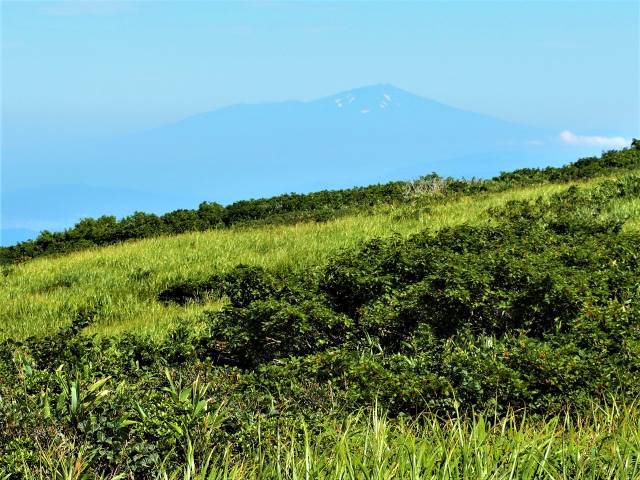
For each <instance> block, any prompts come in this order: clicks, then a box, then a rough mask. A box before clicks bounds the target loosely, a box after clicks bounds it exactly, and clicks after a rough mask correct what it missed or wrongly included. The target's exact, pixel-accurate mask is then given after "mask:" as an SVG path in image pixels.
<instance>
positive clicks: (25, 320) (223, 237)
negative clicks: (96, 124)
mask: <svg viewBox="0 0 640 480" xmlns="http://www.w3.org/2000/svg"><path fill="white" fill-rule="evenodd" d="M602 180H603V178H600V179H596V180H590V181H588V182H582V183H579V184H578V185H582V186H589V185H594V184H596V183H599V182H601V181H602ZM568 187H569V185H568V184H560V185H558V184H545V185H540V186H535V187H528V188H520V189H514V190H509V191H505V192H501V193H492V194H482V195H475V196H467V197H461V198H457V199H452V200H449V201H443V202H441V203H439V204H436V205H432V206H430V207H429V208H420V207H416V206H412V205H405V206H399V207H397V206H396V207H391V206H383V207H379V208H377V209H376V210H374V211H371V212H366V213H362V214H358V215H353V216H348V217H342V218H338V219H335V220H332V221H329V222H326V223H302V224H297V225H288V226H265V227H260V228H242V229H240V228H234V229H228V230H213V231H208V232H195V233H187V234H183V235H179V236H172V237H158V238H152V239H147V240H140V241H135V242H128V243H125V244H120V245H114V246H109V247H103V248H99V249H93V250H87V251H82V252H78V253H74V254H70V255H67V256H62V257H57V258H53V257H45V258H40V259H36V260H33V261H30V262H27V263H24V264H21V265H17V266H15V267H12V268H10V269H9V270H6V271H5V275H4V276H3V277H2V278H1V280H0V281H1V284H0V339H3V338H24V337H26V336H30V335H41V334H46V333H48V332H52V331H54V330H55V329H57V328H59V327H61V326H64V325H67V324H69V322H70V321H71V320H72V319H73V318H74V317H75V315H76V314H77V312H78V310H79V309H82V308H92V309H96V310H97V312H98V314H97V316H96V319H95V323H94V325H93V326H92V327H91V329H90V331H92V332H95V333H98V334H109V335H111V334H118V333H122V332H125V331H128V332H135V333H145V334H150V335H152V336H161V335H163V334H164V332H166V330H167V328H169V327H170V326H171V325H175V324H177V323H180V322H194V321H195V320H197V319H198V317H199V316H200V314H201V313H202V312H203V311H204V310H207V309H218V308H220V306H221V305H222V304H221V302H220V301H217V300H211V301H208V302H204V303H197V304H195V303H192V304H189V305H187V306H184V307H180V306H177V305H165V304H163V303H160V302H158V301H157V300H156V297H157V294H158V293H159V292H160V291H162V290H163V289H164V288H166V287H167V286H169V285H171V284H172V283H174V282H177V281H183V280H185V279H200V278H205V277H206V276H208V275H210V274H211V273H213V272H224V271H226V270H228V269H230V268H232V267H233V266H235V265H237V264H239V263H244V264H249V265H259V266H263V267H265V268H268V269H290V270H298V271H303V270H309V269H314V268H321V267H322V265H323V264H324V263H325V261H326V260H327V258H328V257H329V256H330V255H332V254H334V253H335V252H337V251H340V250H343V249H346V248H350V247H354V246H356V245H358V244H359V243H361V242H363V241H365V240H367V239H371V238H374V237H384V236H389V235H392V234H400V235H409V234H412V233H415V232H418V231H420V230H424V229H432V230H437V229H439V228H442V227H445V226H451V225H457V224H462V223H467V224H478V223H482V222H485V221H487V220H486V219H487V215H486V214H485V213H486V211H487V209H489V208H492V207H495V206H499V205H503V204H505V203H506V202H507V201H509V200H517V199H533V198H536V197H538V196H543V197H548V196H550V195H552V194H554V193H557V192H559V191H562V190H564V189H566V188H568ZM610 213H611V214H614V215H624V216H626V217H630V221H629V223H628V225H627V226H626V227H625V228H635V229H637V228H640V200H637V199H635V200H632V201H626V202H617V203H616V204H614V207H613V208H612V211H611V212H610Z"/></svg>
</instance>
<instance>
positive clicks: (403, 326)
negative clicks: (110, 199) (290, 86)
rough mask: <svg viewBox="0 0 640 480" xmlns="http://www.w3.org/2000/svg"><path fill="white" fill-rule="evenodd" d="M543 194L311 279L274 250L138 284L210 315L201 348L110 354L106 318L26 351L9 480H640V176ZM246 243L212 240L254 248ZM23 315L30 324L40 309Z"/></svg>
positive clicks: (160, 344) (107, 261)
mask: <svg viewBox="0 0 640 480" xmlns="http://www.w3.org/2000/svg"><path fill="white" fill-rule="evenodd" d="M593 168H595V169H596V170H598V168H597V167H593ZM599 171H602V172H607V173H611V172H610V171H609V170H607V169H602V170H599ZM545 189H546V190H545ZM519 191H520V192H523V191H525V190H519ZM528 192H529V193H528V194H522V195H521V197H520V199H514V197H513V195H510V196H508V195H506V194H482V195H481V196H480V197H478V198H481V199H484V200H485V201H486V200H487V199H488V198H490V199H493V201H490V202H489V204H486V203H485V205H484V207H483V208H481V209H480V210H478V212H482V215H481V218H475V220H473V221H470V222H464V221H457V222H456V221H451V222H450V223H449V225H448V226H442V228H437V229H433V228H432V229H428V228H427V229H424V225H423V224H421V222H419V221H416V220H415V216H414V215H415V213H416V212H421V211H424V209H427V211H429V212H430V213H429V215H430V214H433V212H435V211H437V209H439V208H452V207H451V206H452V205H458V207H457V208H462V207H460V205H463V206H464V205H470V204H471V202H469V203H464V202H463V199H457V200H456V202H458V203H456V202H453V203H452V204H446V205H448V206H446V207H445V203H444V202H445V201H446V200H434V199H433V196H431V195H429V196H428V198H427V200H425V201H424V202H422V201H421V200H420V199H419V198H418V199H417V200H416V202H415V203H414V204H413V205H412V206H410V208H409V207H407V208H406V209H405V208H401V209H398V210H397V211H396V214H399V217H400V218H398V224H402V222H406V223H404V224H403V225H405V227H404V228H405V230H404V232H403V233H405V234H406V233H411V234H410V235H395V236H393V235H392V236H389V235H388V233H390V232H389V225H390V224H391V221H390V218H389V217H390V216H389V213H390V212H391V210H386V211H384V213H383V214H382V215H381V219H383V220H385V221H382V220H381V221H380V226H379V228H380V229H381V230H380V231H384V230H385V229H386V233H387V235H381V237H384V238H377V239H371V240H369V241H367V242H366V243H364V244H360V243H359V242H360V240H362V239H366V238H367V235H361V236H357V235H356V236H355V238H356V239H357V241H356V240H353V239H352V240H350V241H349V242H346V244H345V245H342V246H343V247H346V248H344V249H335V248H333V249H332V248H327V247H326V246H324V244H325V243H326V238H322V239H319V240H318V243H317V244H316V245H315V246H312V247H311V250H304V249H302V247H300V248H301V250H298V252H296V253H299V254H305V255H306V254H309V253H312V255H310V256H311V257H312V258H310V259H309V258H303V259H297V260H291V259H289V260H287V259H285V258H276V259H275V260H273V261H272V262H271V263H269V262H266V261H264V260H262V261H261V260H260V259H265V258H268V257H269V256H270V253H272V252H269V251H265V252H263V253H262V254H260V255H256V254H255V253H254V256H250V255H249V256H248V261H247V262H243V261H241V260H242V259H240V258H235V264H234V263H233V262H234V259H229V260H227V261H226V263H224V264H223V263H222V262H215V261H214V258H212V257H210V258H211V259H210V261H209V262H205V261H203V259H204V258H198V260H197V261H196V262H195V263H197V264H199V267H198V271H197V272H196V273H195V274H194V273H192V272H188V269H187V271H185V272H183V273H184V274H183V275H174V276H173V277H168V276H167V277H165V278H164V280H163V281H162V282H156V283H154V284H153V285H149V284H148V283H149V278H151V276H152V274H148V273H146V274H145V273H144V272H142V271H140V272H139V273H138V275H136V276H134V277H132V279H131V282H132V283H131V285H133V284H134V283H138V284H140V285H142V286H144V287H143V288H141V289H139V290H135V291H133V294H134V295H141V296H145V295H146V296H148V295H153V296H154V300H153V302H154V305H158V306H163V305H166V306H167V307H166V308H173V309H175V310H174V311H176V312H177V311H181V310H184V309H185V308H186V309H189V308H194V306H199V305H209V307H210V308H206V307H205V308H203V309H202V310H199V311H198V312H199V313H198V323H197V325H198V328H193V324H192V323H186V324H182V325H181V324H178V325H177V326H175V327H173V328H171V329H170V331H169V332H168V333H167V335H165V336H162V337H157V338H155V339H154V338H149V337H146V336H144V335H131V334H124V335H93V334H90V333H89V332H90V329H91V328H92V325H95V324H96V323H97V322H99V321H100V317H101V315H103V313H104V312H102V309H103V308H104V306H103V305H101V304H100V302H96V303H93V304H92V303H86V304H77V305H74V306H72V307H71V310H72V311H73V315H74V321H73V322H72V323H71V325H68V324H67V325H66V326H65V327H63V328H61V329H60V330H59V331H58V332H57V333H53V334H49V335H38V336H32V337H29V338H20V337H19V336H13V337H14V338H7V339H5V340H4V341H3V342H2V343H0V378H2V383H0V398H1V399H2V400H1V401H0V422H1V423H0V448H1V449H2V450H0V472H1V471H4V472H6V474H7V475H8V478H21V477H22V476H37V475H41V476H42V477H53V476H54V475H56V473H55V472H56V471H58V472H62V471H63V470H64V469H65V468H69V469H71V471H72V472H76V473H77V475H78V476H79V475H80V473H79V472H86V473H87V475H103V476H107V477H109V476H111V477H113V476H116V475H119V474H121V475H123V476H124V477H125V478H126V477H133V478H158V477H159V476H160V478H162V477H161V475H162V474H163V472H164V473H165V474H166V475H167V476H172V477H173V478H176V476H178V475H179V476H181V478H225V475H226V476H227V477H232V476H235V477H236V478H251V477H254V478H282V477H285V478H296V476H297V475H299V474H304V475H308V476H311V477H314V478H323V476H324V478H335V477H332V475H334V472H335V475H338V476H340V475H341V474H344V477H346V478H390V477H391V476H392V474H394V473H395V474H396V475H401V476H402V478H418V477H419V475H432V476H436V477H437V478H494V477H495V476H505V477H511V478H625V476H627V475H630V476H629V477H628V478H634V476H637V473H638V471H639V469H640V448H639V447H638V440H639V439H638V429H637V425H638V421H637V419H638V415H637V413H638V412H637V407H636V406H635V403H634V402H633V399H634V398H636V397H637V396H638V395H639V394H640V391H639V389H638V382H637V381H636V380H637V378H638V375H639V374H640V363H639V362H640V361H639V359H640V274H639V273H638V272H639V271H640V254H639V253H638V245H640V232H639V231H638V229H637V225H638V224H637V220H638V215H639V214H640V208H638V205H639V202H638V201H639V200H640V177H639V176H638V175H637V174H631V175H620V176H618V178H613V179H604V180H602V179H601V180H598V181H592V182H583V183H581V185H580V186H578V187H576V186H572V187H570V186H564V187H557V186H547V187H544V188H542V187H536V188H533V189H530V190H528ZM505 193H506V192H505ZM542 193H544V194H542ZM496 195H502V197H501V198H502V200H501V201H499V202H496V201H495V199H496ZM536 197H537V198H536ZM508 199H512V201H507V200H508ZM439 202H441V203H439ZM460 202H462V203H460ZM487 207H490V208H488V209H487ZM448 211H449V212H451V210H448ZM420 215H421V214H420V213H419V214H418V218H420ZM633 215H635V216H636V217H635V218H628V217H630V216H633ZM345 221H346V219H340V220H336V225H337V227H336V229H337V230H339V231H340V230H342V229H343V228H344V226H345V223H340V222H345ZM350 221H351V222H355V223H354V224H355V225H357V224H358V223H357V220H350ZM633 222H635V223H633ZM330 224H331V222H329V223H328V224H325V225H323V226H324V227H327V226H329V225H330ZM629 225H631V227H629ZM319 227H320V226H318V225H314V226H313V228H319ZM273 228H276V227H268V229H267V232H271V231H273V230H269V229H273ZM278 228H282V227H278ZM287 228H294V227H287ZM295 228H311V227H309V226H301V227H295ZM287 231H288V232H291V231H292V230H287ZM247 232H249V233H250V234H254V232H253V230H247V231H235V230H225V231H223V232H211V233H207V234H206V235H229V236H230V237H232V238H231V240H230V242H233V241H234V239H237V238H241V237H236V235H241V234H243V233H247ZM316 232H317V230H316ZM369 233H371V232H369ZM334 234H335V231H334ZM190 235H195V234H189V235H186V236H182V237H180V238H179V239H163V240H161V239H153V240H146V241H145V242H146V243H145V242H141V243H140V244H136V245H126V246H119V247H111V248H112V249H113V250H112V252H115V251H118V252H124V251H127V249H133V250H130V252H133V253H130V254H129V255H130V257H127V258H133V257H135V252H138V253H139V252H141V250H140V248H147V249H148V251H150V252H153V254H155V255H158V249H157V247H158V246H160V245H165V246H166V245H167V244H168V243H167V242H170V241H179V242H180V249H181V250H182V251H184V250H185V245H187V243H185V242H190V241H193V239H194V238H196V237H193V236H190ZM200 235H202V234H200ZM154 242H162V243H154ZM319 244H322V245H323V248H319V247H318V245H319ZM288 245H291V244H288ZM334 247H335V245H334ZM245 248H248V247H245ZM186 250H188V248H187V249H186ZM337 250H341V251H337ZM276 251H277V250H276ZM105 252H106V250H105ZM314 252H315V253H314ZM184 255H187V256H188V255H194V256H197V253H195V251H192V253H186V254H184ZM123 258H124V257H114V256H110V255H108V254H107V255H104V254H102V255H101V254H99V252H84V253H78V254H75V255H74V256H72V257H69V258H68V259H67V258H59V259H56V260H52V259H39V260H35V261H33V262H28V263H27V264H24V265H20V266H16V267H13V269H10V270H7V276H6V277H5V280H4V282H5V283H4V285H5V287H3V291H4V290H7V288H6V287H7V286H11V288H10V289H9V290H10V291H12V292H13V293H12V294H11V295H13V296H17V294H16V292H19V291H20V290H19V288H22V289H25V288H27V281H28V275H27V274H26V272H37V269H38V268H45V269H50V268H60V269H63V268H64V266H65V265H67V263H66V262H69V263H68V264H69V265H73V266H74V268H76V269H77V270H76V271H79V270H82V265H83V264H82V263H76V264H74V263H73V262H77V261H78V259H81V260H82V259H83V261H87V259H91V261H93V262H96V265H99V267H95V268H94V270H93V271H92V273H90V275H92V276H94V277H99V276H100V275H101V274H104V275H107V272H108V271H109V270H116V269H119V268H123V267H124V266H125V264H124V263H123ZM181 258H182V259H184V258H185V257H181ZM159 261H160V262H161V263H162V262H163V261H165V262H169V263H171V261H172V260H171V259H170V258H169V257H161V258H160V260H159ZM310 267H311V268H310ZM30 269H31V270H30ZM69 272H71V270H69V271H68V272H67V273H69ZM60 273H62V272H61V271H59V272H58V274H60ZM48 278H49V279H50V278H51V277H48ZM99 280H100V279H99V278H95V279H94V281H95V282H97V283H98V284H99V285H103V286H102V287H101V288H103V289H104V290H105V291H106V292H109V288H112V287H110V285H109V284H108V283H105V284H100V283H99ZM145 285H146V286H145ZM37 288H39V287H37ZM65 288H68V287H65V286H59V287H55V288H53V289H49V290H41V291H38V292H36V295H38V296H40V297H45V298H46V297H47V296H51V295H61V294H60V292H61V291H62V292H64V291H65V290H64V289H65ZM79 288H81V285H80V286H79ZM145 288H146V290H145ZM23 291H24V290H23ZM54 292H57V293H54ZM111 292H112V293H113V290H111ZM30 298H31V299H34V298H36V297H30ZM61 298H64V295H62V297H61ZM103 298H106V297H103ZM148 301H149V302H151V300H150V299H148ZM212 304H214V305H215V308H211V307H212ZM15 305H23V307H20V308H15V309H14V311H15V312H17V313H20V309H21V308H22V309H24V308H26V305H27V303H22V304H20V303H16V304H15ZM182 305H186V307H183V306H182ZM220 307H222V308H220ZM159 308H160V307H159ZM162 308H165V307H162ZM4 318H5V319H6V320H4V321H3V323H4V325H5V328H6V325H7V324H8V323H9V318H8V317H4ZM23 318H25V317H23ZM36 320H37V317H32V318H31V320H30V321H31V322H32V323H33V322H35V321H36ZM107 327H108V325H107ZM627 401H628V404H627V406H626V407H624V408H619V407H618V406H619V405H623V404H624V403H625V402H627ZM376 405H377V407H374V406H376ZM607 405H608V406H607ZM371 408H374V410H373V411H372V410H369V409H371ZM376 408H377V409H378V410H376ZM380 410H382V411H384V412H387V414H388V416H389V418H388V419H386V420H381V419H380V418H379V417H377V416H376V415H377V414H376V413H375V412H378V411H380ZM359 412H360V413H359ZM362 412H370V414H371V415H372V416H371V417H370V418H368V419H366V420H362V418H361V417H358V415H362ZM371 412H373V413H371ZM473 412H475V414H474V413H473ZM590 415H593V418H592V419H590V420H587V419H588V418H589V416H590ZM530 416H533V418H532V419H531V420H527V418H530ZM385 429H387V430H385ZM605 432H606V433H605ZM400 445H405V446H406V449H400V448H399V446H400ZM401 450H402V451H401ZM298 455H300V457H299V456H298ZM225 469H226V470H225ZM209 474H210V477H205V475H209ZM196 475H201V477H197V476H196Z"/></svg>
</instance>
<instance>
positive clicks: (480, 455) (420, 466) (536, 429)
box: [28, 403, 640, 480]
mask: <svg viewBox="0 0 640 480" xmlns="http://www.w3.org/2000/svg"><path fill="white" fill-rule="evenodd" d="M216 414H217V412H216ZM212 434H214V432H212ZM184 437H185V438H184V442H183V444H182V448H183V451H182V453H181V461H179V462H176V463H178V464H177V465H176V463H174V464H173V466H172V467H169V468H167V466H164V465H161V466H159V467H158V469H157V471H156V472H155V473H156V475H157V477H156V478H163V479H172V480H178V479H181V480H198V479H201V480H205V479H210V480H213V479H229V480H231V479H243V480H244V479H247V480H249V479H292V480H293V479H317V480H324V479H326V480H329V479H345V480H347V479H348V480H360V479H362V480H365V479H366V480H391V479H406V480H418V479H443V480H454V479H458V480H489V479H505V480H506V479H521V480H537V479H549V480H569V479H571V480H587V479H589V480H593V479H598V480H604V479H611V480H614V479H615V480H627V479H628V480H633V479H637V478H640V424H639V422H638V407H637V405H636V404H634V403H631V404H629V405H618V404H616V403H610V404H605V405H604V406H598V405H594V406H593V408H592V411H591V412H588V413H587V414H585V415H570V414H566V415H558V416H553V417H549V418H545V419H542V418H537V419H531V418H529V417H527V416H526V414H523V412H517V413H516V412H510V413H508V414H506V415H505V416H503V417H501V418H499V419H497V420H496V419H493V418H489V417H486V416H481V415H472V416H464V417H454V418H450V419H442V418H438V417H436V416H434V415H432V414H429V413H424V414H422V415H420V416H418V417H417V418H414V419H408V420H403V419H389V418H387V417H386V416H385V415H384V414H383V413H381V412H380V411H379V410H377V409H375V408H374V409H371V410H368V411H364V412H361V413H355V414H350V415H347V416H345V417H344V418H341V419H334V418H327V419H326V420H325V421H324V424H323V425H320V426H319V428H318V427H317V428H315V429H311V428H310V427H309V426H307V425H306V424H305V422H304V421H302V420H300V419H298V420H295V419H288V421H287V422H283V423H282V425H281V428H280V429H279V431H278V434H277V436H275V437H274V436H273V435H272V436H268V435H267V434H265V435H264V436H262V437H260V438H259V444H258V445H257V446H253V447H249V448H247V449H246V450H244V451H242V452H234V451H233V449H232V448H231V447H229V446H225V445H219V446H218V447H217V448H215V449H214V450H211V449H210V448H209V449H208V448H206V447H204V445H202V441H201V439H200V437H198V436H194V435H190V434H189V432H184ZM203 447H204V448H203ZM39 456H40V459H41V461H40V465H41V466H40V471H39V472H34V471H29V472H28V473H29V475H35V476H37V475H38V474H40V478H60V479H62V478H65V479H66V478H72V477H67V476H65V475H64V472H68V471H74V472H76V473H77V474H78V477H73V478H80V474H83V473H88V472H90V471H91V469H92V461H91V451H90V450H89V449H88V447H87V446H85V445H73V444H71V443H68V442H65V441H64V440H63V441H62V442H60V443H57V444H56V445H52V446H50V447H49V448H43V449H42V450H41V451H40V453H39ZM92 478H93V477H92ZM100 478H111V479H115V478H126V477H124V476H122V477H117V476H104V477H100Z"/></svg>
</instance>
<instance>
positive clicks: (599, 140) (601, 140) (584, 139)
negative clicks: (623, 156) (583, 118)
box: [560, 130, 631, 147]
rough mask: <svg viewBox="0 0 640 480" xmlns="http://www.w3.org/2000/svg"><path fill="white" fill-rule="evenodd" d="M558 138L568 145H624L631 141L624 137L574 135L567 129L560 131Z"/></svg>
mask: <svg viewBox="0 0 640 480" xmlns="http://www.w3.org/2000/svg"><path fill="white" fill-rule="evenodd" d="M560 140H561V141H562V142H564V143H566V144H568V145H594V146H601V147H626V146H628V145H629V144H630V143H631V140H627V139H626V138H624V137H601V136H597V135H594V136H588V135H576V134H575V133H573V132H570V131H569V130H565V131H563V132H562V133H560Z"/></svg>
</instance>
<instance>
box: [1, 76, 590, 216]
mask: <svg viewBox="0 0 640 480" xmlns="http://www.w3.org/2000/svg"><path fill="white" fill-rule="evenodd" d="M554 138H555V136H554V134H553V132H549V131H545V130H541V129H536V128H532V127H528V126H524V125H518V124H515V123H510V122H506V121H502V120H499V119H496V118H492V117H490V116H486V115H481V114H478V113H473V112H468V111H464V110H460V109H457V108H453V107H450V106H447V105H444V104H442V103H439V102H436V101H433V100H428V99H425V98H422V97H419V96H416V95H413V94H411V93H409V92H406V91H404V90H401V89H399V88H396V87H394V86H392V85H374V86H369V87H363V88H358V89H354V90H350V91H348V92H343V93H339V94H336V95H332V96H330V97H325V98H321V99H319V100H314V101H309V102H302V101H289V102H279V103H263V104H252V105H248V104H241V105H233V106H229V107H225V108H220V109H218V110H214V111H212V112H207V113H202V114H199V115H195V116H192V117H189V118H186V119H184V120H182V121H180V122H177V123H174V124H170V125H166V126H163V127H160V128H156V129H153V130H149V131H146V132H143V133H138V134H135V135H129V136H127V137H125V138H119V139H115V140H112V141H109V142H103V143H101V144H94V145H82V146H78V145H74V146H73V147H70V148H69V149H68V150H55V151H54V150H53V149H52V150H51V151H50V152H42V151H40V152H39V153H38V155H39V157H38V161H39V163H38V167H37V168H31V169H30V170H25V169H26V168H27V167H23V165H27V164H28V162H27V161H21V159H20V157H19V155H18V156H16V154H15V152H13V153H11V155H8V156H10V157H11V159H12V160H13V161H12V162H8V163H7V165H8V166H7V167H6V168H5V171H4V172H3V173H4V177H5V179H8V178H12V177H13V178H21V179H22V183H24V182H25V179H27V180H28V179H29V175H34V179H35V178H36V177H35V175H38V181H36V180H34V182H35V183H34V185H33V186H30V187H29V188H26V189H25V188H22V189H13V190H12V193H11V194H7V195H5V193H4V190H6V188H4V189H3V200H4V202H3V208H2V211H3V228H32V225H33V224H35V223H37V224H38V225H39V227H38V228H44V227H46V226H47V225H51V227H47V228H60V227H59V224H61V223H63V224H65V225H66V224H70V223H73V221H75V220H77V219H78V217H79V216H86V215H91V216H96V215H99V214H102V213H110V214H116V215H123V214H126V213H131V212H133V211H134V210H146V211H166V210H168V209H172V208H180V207H185V208H192V207H194V206H195V205H197V202H199V201H201V200H208V201H218V202H220V203H228V202H231V201H234V200H238V199H243V198H255V197H259V196H269V195H274V194H278V193H284V192H291V191H297V192H308V191H312V190H320V189H324V188H342V187H350V186H353V185H367V184H371V183H377V182H384V181H388V180H393V179H403V178H412V177H416V176H420V175H423V174H426V173H430V172H432V171H436V172H438V173H439V174H441V175H453V176H465V177H472V176H478V177H488V176H492V175H494V174H497V173H499V172H500V171H501V170H511V169H513V168H518V167H525V166H544V165H560V164H562V163H567V162H569V161H573V160H575V159H576V158H577V157H578V156H579V155H583V154H588V153H589V154H592V153H599V151H600V149H599V148H594V147H591V148H590V149H583V150H580V149H579V148H575V147H572V148H568V147H566V146H564V145H561V144H560V142H558V141H557V140H554ZM48 159H51V161H50V162H47V160H48ZM20 169H22V170H20ZM27 172H28V173H27ZM31 172H33V174H32V173H31ZM43 179H44V180H46V182H45V181H44V180H43ZM43 183H46V184H49V185H50V187H47V188H46V189H42V188H40V187H36V185H37V184H43ZM62 184H66V185H69V184H75V185H83V186H82V187H77V191H74V189H75V188H76V187H69V188H68V190H65V187H62V186H61V185H62ZM87 185H100V188H93V187H87ZM9 186H11V185H9ZM52 191H53V192H54V193H53V194H52V193H51V192H52ZM123 192H124V193H123ZM142 192H146V193H142ZM7 219H8V220H7ZM70 219H73V221H70Z"/></svg>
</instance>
